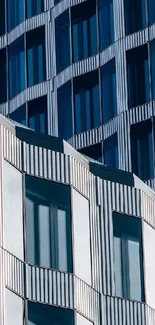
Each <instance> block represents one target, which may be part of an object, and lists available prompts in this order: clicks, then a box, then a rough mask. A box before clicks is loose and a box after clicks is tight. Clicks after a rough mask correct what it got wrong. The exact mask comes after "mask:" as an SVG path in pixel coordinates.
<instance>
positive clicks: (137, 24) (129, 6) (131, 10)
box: [125, 0, 146, 34]
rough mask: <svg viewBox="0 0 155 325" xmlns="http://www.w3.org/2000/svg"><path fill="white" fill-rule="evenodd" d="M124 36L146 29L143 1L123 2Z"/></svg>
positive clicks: (129, 0) (128, 0)
mask: <svg viewBox="0 0 155 325" xmlns="http://www.w3.org/2000/svg"><path fill="white" fill-rule="evenodd" d="M125 27H126V34H132V33H134V32H137V31H139V30H141V29H144V28H145V27H146V6H145V0H125Z"/></svg>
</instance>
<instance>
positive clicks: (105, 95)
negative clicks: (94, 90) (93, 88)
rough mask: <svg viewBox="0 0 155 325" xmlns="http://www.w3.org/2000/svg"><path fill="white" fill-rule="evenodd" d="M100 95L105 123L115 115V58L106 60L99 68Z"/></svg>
mask: <svg viewBox="0 0 155 325" xmlns="http://www.w3.org/2000/svg"><path fill="white" fill-rule="evenodd" d="M101 95H102V114H103V122H104V123H105V122H107V121H109V120H110V119H112V118H113V117H114V116H116V115H117V94H116V68H115V60H112V61H110V62H108V63H107V64H105V65H104V66H103V68H102V69H101Z"/></svg>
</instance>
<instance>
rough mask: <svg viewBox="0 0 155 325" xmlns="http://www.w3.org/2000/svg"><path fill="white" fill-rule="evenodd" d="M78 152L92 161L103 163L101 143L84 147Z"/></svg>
mask: <svg viewBox="0 0 155 325" xmlns="http://www.w3.org/2000/svg"><path fill="white" fill-rule="evenodd" d="M78 151H79V152H80V153H82V154H83V155H85V156H88V157H90V158H92V159H94V160H97V161H99V162H103V152H102V143H98V144H94V145H93V146H90V147H86V148H83V149H80V150H78Z"/></svg>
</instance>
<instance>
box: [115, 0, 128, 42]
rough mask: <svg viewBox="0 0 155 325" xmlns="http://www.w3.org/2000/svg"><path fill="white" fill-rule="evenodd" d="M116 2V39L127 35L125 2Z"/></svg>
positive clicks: (117, 0)
mask: <svg viewBox="0 0 155 325" xmlns="http://www.w3.org/2000/svg"><path fill="white" fill-rule="evenodd" d="M113 4H114V25H115V41H117V40H119V39H121V38H123V37H124V36H125V19H124V3H123V0H116V1H114V2H113Z"/></svg>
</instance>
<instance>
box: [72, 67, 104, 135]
mask: <svg viewBox="0 0 155 325" xmlns="http://www.w3.org/2000/svg"><path fill="white" fill-rule="evenodd" d="M73 88H74V118H75V133H76V134H77V133H80V132H84V131H87V130H89V129H93V128H95V127H98V126H99V125H100V124H101V117H100V103H99V84H98V71H94V72H91V73H87V74H85V75H83V76H80V77H77V78H75V79H74V85H73Z"/></svg>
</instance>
